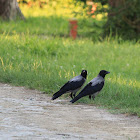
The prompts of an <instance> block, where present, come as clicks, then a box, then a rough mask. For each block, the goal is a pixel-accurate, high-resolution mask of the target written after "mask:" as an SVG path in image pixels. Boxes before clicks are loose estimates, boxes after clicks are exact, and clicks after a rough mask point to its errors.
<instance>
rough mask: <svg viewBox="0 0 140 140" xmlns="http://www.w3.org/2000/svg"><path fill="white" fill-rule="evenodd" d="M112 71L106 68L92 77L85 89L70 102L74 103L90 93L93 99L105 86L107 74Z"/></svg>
mask: <svg viewBox="0 0 140 140" xmlns="http://www.w3.org/2000/svg"><path fill="white" fill-rule="evenodd" d="M108 73H110V72H108V71H106V70H101V71H100V72H99V74H98V76H97V77H95V78H94V79H92V80H91V81H90V82H89V83H88V84H87V85H86V86H85V87H84V88H83V90H82V91H81V92H80V93H79V94H78V95H77V96H76V97H75V98H74V99H72V100H71V101H70V102H72V103H74V102H76V101H77V100H79V99H80V98H82V97H84V96H87V95H89V98H90V99H91V96H92V97H93V99H94V98H95V96H96V95H97V94H98V93H99V92H100V91H101V89H102V88H103V87H104V82H105V79H104V78H105V75H106V74H108Z"/></svg>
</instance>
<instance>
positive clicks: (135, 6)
mask: <svg viewBox="0 0 140 140" xmlns="http://www.w3.org/2000/svg"><path fill="white" fill-rule="evenodd" d="M95 1H96V0H95ZM98 2H99V1H98ZM108 3H109V2H108ZM103 11H104V12H108V20H107V23H106V24H105V26H103V30H104V31H103V32H104V33H103V36H104V37H106V36H108V35H112V36H116V35H117V36H120V37H122V38H123V39H130V40H132V39H134V40H138V39H139V38H140V26H139V25H140V1H139V0H133V1H132V0H126V1H122V0H116V1H115V0H112V1H110V3H109V8H107V7H105V6H102V7H99V8H98V9H97V11H96V13H99V12H101V13H103Z"/></svg>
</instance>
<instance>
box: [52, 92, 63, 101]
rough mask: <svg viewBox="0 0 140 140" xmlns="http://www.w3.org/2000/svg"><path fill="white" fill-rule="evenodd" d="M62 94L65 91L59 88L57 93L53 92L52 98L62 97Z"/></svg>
mask: <svg viewBox="0 0 140 140" xmlns="http://www.w3.org/2000/svg"><path fill="white" fill-rule="evenodd" d="M62 94H64V92H62V91H60V90H59V91H58V92H56V93H54V94H53V97H52V100H55V99H57V98H58V97H60V96H61V95H62Z"/></svg>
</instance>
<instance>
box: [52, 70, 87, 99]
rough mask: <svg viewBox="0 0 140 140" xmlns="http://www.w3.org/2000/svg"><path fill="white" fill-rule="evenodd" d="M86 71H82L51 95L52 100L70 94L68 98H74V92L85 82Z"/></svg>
mask: <svg viewBox="0 0 140 140" xmlns="http://www.w3.org/2000/svg"><path fill="white" fill-rule="evenodd" d="M86 77H87V71H86V70H82V72H81V74H80V75H78V76H76V77H74V78H72V79H71V80H69V81H68V82H67V83H66V84H64V86H62V87H61V88H60V90H59V91H58V92H56V93H55V94H53V97H52V100H55V99H56V98H58V97H60V96H61V95H63V94H64V93H67V92H71V94H70V96H71V98H72V99H73V97H75V94H76V92H77V91H78V90H79V89H80V88H81V87H82V86H83V84H84V83H85V81H86Z"/></svg>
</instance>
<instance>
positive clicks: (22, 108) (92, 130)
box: [0, 84, 140, 140]
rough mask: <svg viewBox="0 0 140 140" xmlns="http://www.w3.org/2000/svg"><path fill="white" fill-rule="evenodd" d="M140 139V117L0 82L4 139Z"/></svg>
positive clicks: (0, 120) (0, 135)
mask: <svg viewBox="0 0 140 140" xmlns="http://www.w3.org/2000/svg"><path fill="white" fill-rule="evenodd" d="M19 139H20V140H59V139H60V140H61V139H62V140H63V139H68V140H79V139H80V140H90V139H92V140H94V139H96V140H131V139H132V140H140V119H139V118H138V117H135V116H129V117H128V116H125V115H113V114H110V113H108V112H107V111H106V110H103V109H97V108H96V107H94V106H89V105H72V104H69V102H68V101H66V100H56V101H51V100H50V97H48V96H47V95H46V94H42V93H39V92H38V91H35V90H27V89H25V88H23V87H12V86H10V85H7V84H0V140H19Z"/></svg>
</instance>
